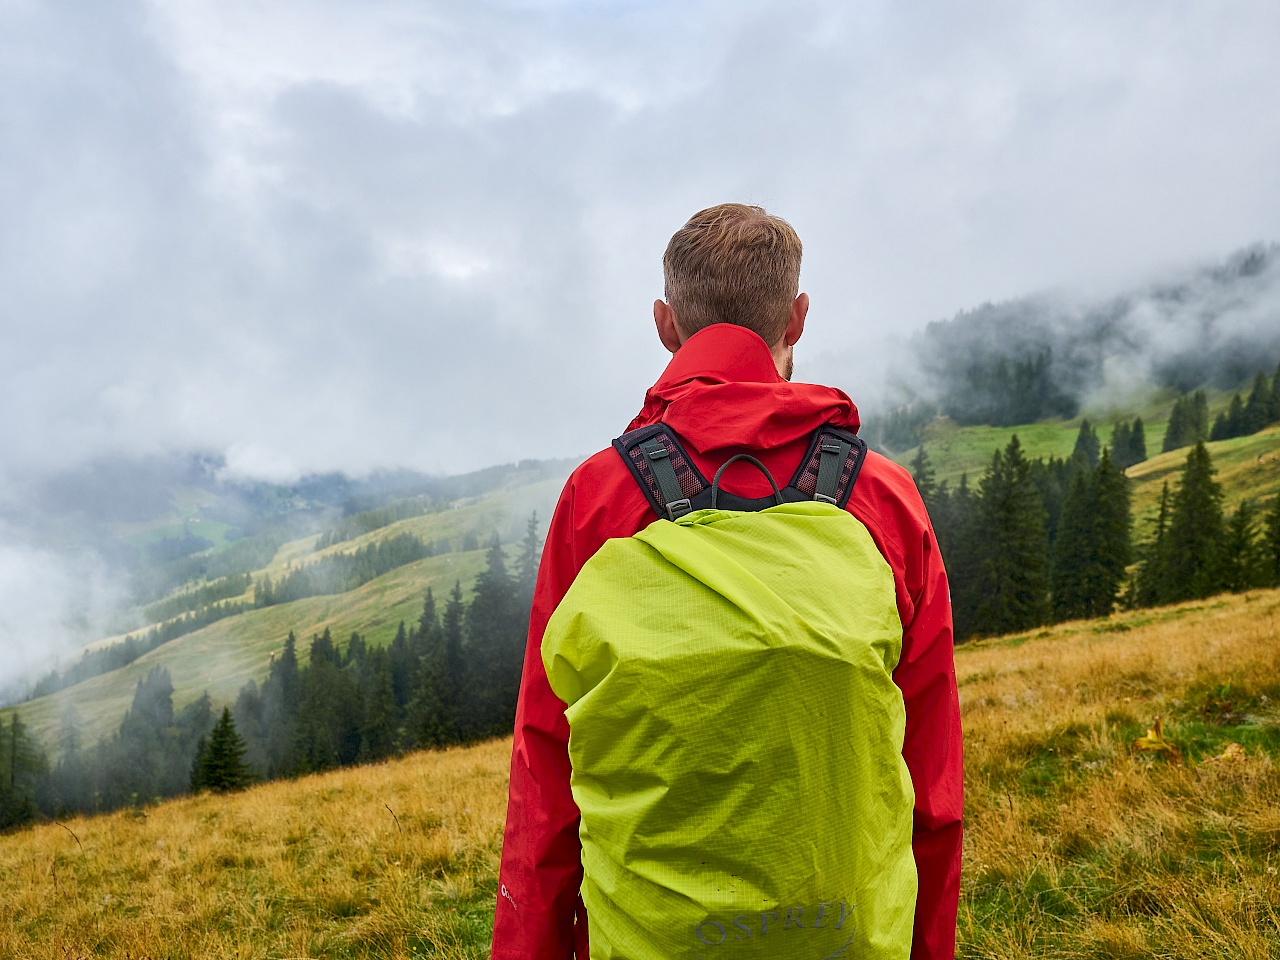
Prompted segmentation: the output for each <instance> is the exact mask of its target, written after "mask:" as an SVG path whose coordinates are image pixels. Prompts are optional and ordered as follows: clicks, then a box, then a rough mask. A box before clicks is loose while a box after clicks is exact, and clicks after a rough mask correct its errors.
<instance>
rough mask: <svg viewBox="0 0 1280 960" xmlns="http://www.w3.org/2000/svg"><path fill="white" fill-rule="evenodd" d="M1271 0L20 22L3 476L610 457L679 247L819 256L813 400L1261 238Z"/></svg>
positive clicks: (331, 12)
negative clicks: (1047, 294)
mask: <svg viewBox="0 0 1280 960" xmlns="http://www.w3.org/2000/svg"><path fill="white" fill-rule="evenodd" d="M1277 54H1280V4H1276V3H1274V2H1273V0H1258V2H1221V3H1203V2H1196V3H1191V2H1178V0H1162V2H1159V3H1123V2H1122V3H1117V2H1114V0H1109V2H1090V0H1067V2H1061V3H1028V2H1025V0H1019V2H1009V3H991V2H973V0H970V2H965V3H954V4H942V3H901V2H896V3H889V2H885V3H871V2H862V3H848V2H838V0H828V2H814V3H797V2H786V3H761V2H744V0H724V2H691V0H680V2H652V3H642V2H622V3H602V2H595V3H588V2H578V3H574V2H551V0H546V2H540V0H527V2H517V0H512V2H505V3H504V2H495V0H466V2H462V0H457V2H452V3H431V2H424V0H361V2H358V3H357V2H346V3H332V2H323V0H319V2H310V3H300V2H293V0H271V2H269V3H263V2H260V0H254V2H244V0H155V2H150V3H146V2H129V0H120V2H103V0H85V2H70V0H68V2H60V3H51V2H38V0H0V451H2V452H0V480H3V474H6V473H7V474H9V475H11V476H18V475H22V474H26V475H30V474H32V473H39V472H43V471H47V470H55V469H60V468H65V467H68V466H73V465H75V464H77V463H80V462H83V461H84V460H86V459H87V458H91V457H94V456H97V455H100V454H102V453H104V452H109V451H125V452H153V451H157V450H169V449H189V448H199V449H205V450H217V451H224V452H225V453H226V454H227V456H228V459H229V463H230V465H231V467H232V469H233V470H234V471H236V472H238V473H240V474H246V475H255V476H266V477H276V478H281V479H286V478H289V477H291V476H294V475H296V474H297V473H299V472H301V471H308V470H317V469H334V468H337V469H345V470H348V471H352V472H360V471H363V470H366V469H369V468H373V467H378V466H390V465H406V466H413V467H418V468H421V469H425V470H430V471H450V472H452V471H456V470H461V469H468V468H474V467H478V466H483V465H486V464H489V463H493V462H497V461H504V460H510V459H514V458H517V457H524V456H536V457H550V456H572V455H575V454H585V453H589V452H591V451H593V450H595V449H598V448H600V447H602V446H604V445H606V444H607V442H608V441H609V439H610V438H611V437H613V436H614V435H616V433H618V432H619V431H620V430H621V429H622V428H623V427H625V425H626V423H627V421H628V419H629V418H630V416H631V415H632V414H633V413H634V412H635V411H636V409H637V408H638V406H639V403H640V399H641V396H642V393H643V390H644V388H645V387H646V386H647V385H648V384H649V383H650V382H651V381H652V380H653V378H654V377H655V376H656V375H657V373H658V372H659V371H660V370H661V367H662V364H663V362H664V359H665V357H664V354H663V353H662V351H661V349H660V347H659V346H658V344H657V341H656V338H655V337H654V335H653V333H652V329H651V318H650V310H651V307H650V305H651V302H652V300H653V298H654V297H655V296H659V295H661V252H662V248H663V246H664V245H665V243H666V240H667V238H668V237H669V236H670V234H671V233H672V231H674V230H675V229H676V228H677V227H678V226H679V225H680V224H681V223H682V222H683V221H684V220H685V219H686V218H687V217H688V215H689V214H691V213H692V212H694V211H695V210H697V209H699V208H701V207H704V206H707V205H709V204H712V203H716V202H720V201H723V200H742V201H747V202H755V203H761V204H763V205H765V206H766V207H767V208H769V209H770V210H771V211H774V212H777V213H779V214H781V215H783V216H785V217H787V218H788V219H790V220H791V221H792V222H793V223H794V224H795V226H796V227H797V229H798V230H799V231H800V234H801V237H802V239H803V240H804V242H805V246H806V256H805V266H804V273H803V278H802V281H803V287H804V288H805V289H807V290H808V291H809V292H810V294H811V295H812V297H813V309H812V313H811V315H810V317H811V319H810V326H809V331H808V333H807V335H806V339H805V340H804V341H803V342H802V343H801V345H800V350H799V355H798V368H797V376H799V377H801V378H806V379H811V378H828V379H835V380H837V381H838V382H839V383H840V384H841V385H843V386H845V387H846V388H847V389H849V390H850V392H851V393H852V394H853V396H854V399H855V400H860V401H867V400H871V399H874V397H873V396H872V394H873V393H874V391H875V389H876V385H877V384H878V383H879V382H880V377H881V374H882V368H883V362H882V360H881V357H882V356H883V355H882V354H881V352H880V350H879V347H880V344H881V341H882V339H883V337H884V336H885V335H886V333H892V334H894V335H901V334H904V333H909V332H910V331H912V330H914V329H918V328H920V327H921V326H923V325H924V324H925V323H927V322H928V321H930V320H935V319H939V318H942V317H946V316H950V315H952V314H953V313H954V312H955V311H957V310H959V309H961V308H965V307H971V306H974V305H976V304H978V303H981V302H983V301H986V300H998V299H1002V298H1007V297H1011V296H1016V295H1019V294H1023V293H1027V292H1031V291H1036V290H1040V289H1043V288H1047V287H1067V288H1072V289H1081V288H1089V287H1096V288H1099V289H1102V288H1106V287H1107V286H1108V285H1115V286H1116V287H1119V286H1123V285H1125V284H1127V283H1130V282H1137V281H1141V280H1144V279H1146V278H1147V277H1148V276H1149V275H1150V274H1152V273H1153V272H1158V271H1160V270H1162V269H1166V268H1168V267H1170V266H1171V265H1183V264H1188V263H1193V262H1199V261H1202V260H1205V259H1210V260H1212V259H1216V258H1219V257H1221V256H1223V255H1225V254H1226V253H1228V252H1229V251H1231V250H1232V249H1234V248H1236V247H1239V246H1242V245H1244V244H1247V243H1250V242H1253V241H1257V240H1275V239H1280V228H1278V227H1277V222H1278V215H1280V56H1278V55H1277Z"/></svg>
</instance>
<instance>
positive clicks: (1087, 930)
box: [957, 591, 1280, 960]
mask: <svg viewBox="0 0 1280 960" xmlns="http://www.w3.org/2000/svg"><path fill="white" fill-rule="evenodd" d="M1278 610H1280V594H1278V593H1277V592H1275V591H1260V592H1256V593H1253V594H1249V595H1244V596H1239V597H1229V598H1219V599H1215V600H1212V601H1207V602H1204V603H1202V604H1185V605H1183V606H1181V607H1173V608H1168V609H1163V610H1155V611H1142V612H1139V613H1133V614H1126V615H1123V616H1118V617H1113V618H1112V619H1110V620H1104V621H1095V622H1085V623H1074V624H1066V625H1063V626H1062V627H1059V628H1057V629H1054V630H1049V631H1044V632H1043V634H1041V635H1038V636H1036V637H1035V638H1033V639H1026V638H1016V637H1015V638H1008V639H1001V640H993V641H988V642H986V643H982V644H975V645H973V646H971V647H968V648H965V649H963V650H961V651H960V652H959V654H958V656H957V671H958V675H959V682H960V690H961V699H962V708H963V713H964V718H965V744H966V761H967V771H966V773H967V776H966V781H967V798H966V801H967V802H966V843H965V860H966V862H965V876H964V894H965V895H964V898H963V901H962V904H961V916H960V939H961V942H962V944H963V946H962V951H961V952H962V954H963V955H964V956H969V957H990V958H1001V960H1004V958H1008V960H1013V958H1023V957H1026V958H1030V957H1073V958H1074V957H1102V958H1107V957H1113V958H1129V957H1133V958H1137V957H1180V958H1181V957H1186V958H1191V957H1223V958H1226V957H1231V958H1240V960H1264V958H1275V957H1280V879H1278V878H1277V867H1278V866H1280V767H1278V766H1277V753H1278V752H1280V723H1278V722H1277V721H1278V720H1280V714H1278V713H1277V709H1276V708H1277V706H1278V705H1280V704H1278V701H1280V640H1278V639H1277V635H1276V632H1277V611H1278ZM1157 716H1161V717H1163V718H1164V733H1165V735H1166V737H1168V738H1169V739H1170V740H1171V741H1173V742H1174V743H1175V744H1176V745H1177V746H1179V747H1180V748H1181V752H1182V754H1183V755H1184V756H1185V757H1186V758H1187V761H1186V763H1184V764H1175V763H1169V762H1166V761H1165V760H1164V759H1163V758H1161V759H1157V758H1155V757H1153V756H1149V755H1139V754H1135V753H1134V752H1133V751H1132V750H1131V745H1132V743H1133V741H1134V740H1135V739H1136V738H1137V737H1138V736H1140V735H1142V733H1143V732H1144V731H1145V730H1146V729H1147V727H1149V726H1150V725H1151V724H1152V723H1153V721H1154V719H1155V717H1157ZM1233 743H1234V744H1238V745H1239V746H1238V747H1236V748H1231V747H1230V745H1231V744H1233ZM1224 754H1225V756H1223V755H1224ZM1217 757H1221V758H1222V759H1214V758H1217Z"/></svg>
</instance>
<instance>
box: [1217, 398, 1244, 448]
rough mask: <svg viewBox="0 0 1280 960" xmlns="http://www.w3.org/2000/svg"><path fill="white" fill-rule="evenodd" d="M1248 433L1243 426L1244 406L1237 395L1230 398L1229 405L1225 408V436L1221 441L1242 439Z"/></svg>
mask: <svg viewBox="0 0 1280 960" xmlns="http://www.w3.org/2000/svg"><path fill="white" fill-rule="evenodd" d="M1248 432H1249V431H1248V430H1247V429H1246V424H1245V417H1244V404H1243V403H1242V402H1241V401H1240V394H1238V393H1237V394H1236V395H1235V396H1233V397H1232V398H1231V403H1230V405H1228V407H1227V435H1226V436H1225V437H1224V438H1223V439H1224V440H1229V439H1231V438H1232V437H1243V436H1244V435H1245V434H1246V433H1248Z"/></svg>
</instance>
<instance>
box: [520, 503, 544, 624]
mask: <svg viewBox="0 0 1280 960" xmlns="http://www.w3.org/2000/svg"><path fill="white" fill-rule="evenodd" d="M541 557H542V538H541V537H540V536H538V514H537V512H536V511H535V512H534V513H532V514H530V515H529V523H528V524H527V525H526V527H525V532H524V539H522V540H521V541H520V555H519V557H518V558H517V559H516V592H517V593H518V595H519V596H520V602H521V604H522V605H523V606H526V607H527V606H528V605H529V604H530V603H532V601H533V590H534V587H535V586H536V585H537V582H538V561H539V560H540V559H541Z"/></svg>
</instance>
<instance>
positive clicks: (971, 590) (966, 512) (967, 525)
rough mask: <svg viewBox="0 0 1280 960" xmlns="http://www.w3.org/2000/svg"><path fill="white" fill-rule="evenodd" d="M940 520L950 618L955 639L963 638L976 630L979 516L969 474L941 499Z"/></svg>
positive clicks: (940, 545)
mask: <svg viewBox="0 0 1280 960" xmlns="http://www.w3.org/2000/svg"><path fill="white" fill-rule="evenodd" d="M939 507H940V509H939V514H940V516H939V521H938V522H935V525H934V529H935V531H936V534H937V537H938V546H939V549H940V550H941V551H942V557H943V560H944V561H945V563H946V568H947V579H948V581H949V583H950V587H951V617H952V625H953V629H954V634H955V638H956V639H957V640H965V639H967V638H968V637H970V636H972V635H973V634H974V633H975V632H976V630H977V622H976V621H977V611H978V593H977V591H978V565H979V558H978V541H979V537H978V526H979V523H980V518H979V516H978V503H977V498H976V497H975V496H974V494H973V491H972V490H971V489H970V488H969V475H968V474H967V473H965V474H962V475H961V477H960V485H959V486H957V487H956V489H955V492H954V493H952V494H951V495H950V496H949V497H947V498H945V499H941V498H940V503H939Z"/></svg>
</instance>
